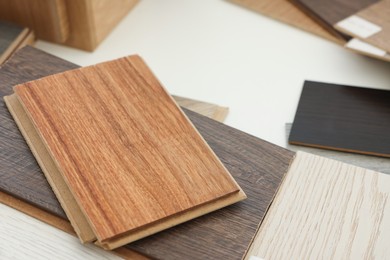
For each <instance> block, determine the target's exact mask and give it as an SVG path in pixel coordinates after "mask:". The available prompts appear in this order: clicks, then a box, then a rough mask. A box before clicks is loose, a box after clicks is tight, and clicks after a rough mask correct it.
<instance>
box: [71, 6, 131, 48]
mask: <svg viewBox="0 0 390 260" xmlns="http://www.w3.org/2000/svg"><path fill="white" fill-rule="evenodd" d="M136 3H138V0H115V1H111V0H67V1H66V9H67V11H68V16H69V38H68V40H67V41H66V42H65V45H69V46H72V47H76V48H79V49H83V50H87V51H93V50H94V49H95V48H96V47H97V46H98V45H99V43H100V42H101V41H103V40H104V38H105V37H106V36H107V35H108V34H109V33H110V32H111V30H112V29H113V28H114V27H115V26H116V25H117V24H118V23H119V21H120V20H121V19H122V18H123V17H124V16H125V15H126V14H127V13H128V12H129V11H130V9H131V8H133V7H134V5H135V4H136Z"/></svg>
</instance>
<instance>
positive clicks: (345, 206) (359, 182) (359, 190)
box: [248, 152, 390, 259]
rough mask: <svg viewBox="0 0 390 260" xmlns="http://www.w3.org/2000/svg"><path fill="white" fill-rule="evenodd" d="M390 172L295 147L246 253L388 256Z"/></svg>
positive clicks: (285, 256) (272, 256)
mask: <svg viewBox="0 0 390 260" xmlns="http://www.w3.org/2000/svg"><path fill="white" fill-rule="evenodd" d="M389 238H390V176H389V175H386V174H383V173H378V172H374V171H371V170H366V169H363V168H359V167H355V166H352V165H348V164H345V163H341V162H338V161H334V160H330V159H326V158H324V157H320V156H316V155H311V154H308V153H304V152H297V156H296V157H295V159H294V162H293V163H292V165H291V167H290V170H289V171H288V173H287V175H286V178H285V179H284V181H283V184H282V185H281V187H280V190H279V192H278V193H277V195H276V197H275V200H274V202H273V203H272V205H271V207H270V209H269V211H268V213H267V215H266V217H265V219H264V221H263V223H262V225H261V226H260V230H259V232H258V234H257V239H256V240H255V243H253V244H252V247H251V248H250V250H249V252H248V256H258V257H261V258H263V259H387V258H388V257H389V256H390V247H389Z"/></svg>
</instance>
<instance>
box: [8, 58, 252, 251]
mask: <svg viewBox="0 0 390 260" xmlns="http://www.w3.org/2000/svg"><path fill="white" fill-rule="evenodd" d="M74 86H79V87H77V88H75V87H74ZM14 90H15V94H16V96H17V97H18V101H20V103H21V104H22V106H23V108H24V109H25V112H26V113H27V115H28V117H29V118H30V119H31V122H32V123H33V125H34V127H35V128H36V130H37V132H38V134H39V135H40V136H41V138H42V140H41V142H42V145H41V144H40V143H38V142H37V139H38V138H35V139H33V137H32V136H31V135H28V134H29V133H32V131H24V130H25V128H24V127H20V129H21V131H22V133H24V134H27V135H25V137H26V138H27V139H28V140H29V141H30V143H29V144H30V147H31V148H32V151H33V153H34V155H35V156H36V157H37V159H38V163H40V165H41V167H42V169H43V171H44V172H45V174H46V176H47V178H48V179H49V183H50V182H55V183H56V185H52V187H53V189H54V191H55V192H57V196H58V197H60V198H62V204H63V206H64V209H65V212H67V215H68V216H70V221H71V223H72V224H73V225H74V226H75V228H76V232H78V231H80V230H81V227H84V226H85V225H86V221H81V219H83V218H82V217H80V216H83V217H85V218H86V219H87V220H88V223H89V224H90V225H91V230H93V233H94V234H95V235H96V237H97V240H98V241H99V243H100V244H101V245H102V246H103V247H105V248H108V249H113V248H116V247H119V246H121V245H123V244H126V243H128V242H131V241H134V240H137V239H139V238H142V237H144V236H147V235H150V234H152V233H155V232H158V231H161V230H162V229H165V228H167V227H170V226H173V225H176V224H178V223H182V222H184V221H187V220H189V219H191V218H194V217H197V216H200V215H203V214H206V213H208V212H210V211H213V210H216V209H218V208H221V207H224V206H226V205H229V204H232V203H234V202H237V201H239V200H242V199H244V198H245V195H244V194H243V192H242V191H240V189H239V187H238V185H237V184H236V183H235V181H234V179H233V178H232V177H231V176H230V175H229V173H228V172H227V171H226V169H225V168H224V167H223V165H222V163H221V162H220V161H219V160H218V159H217V157H216V156H215V155H214V153H213V152H212V150H211V149H210V148H209V147H208V146H207V145H206V143H205V142H204V140H203V139H202V138H201V137H200V135H199V134H198V133H197V132H196V130H195V129H194V128H193V126H192V125H191V124H190V123H189V122H188V121H187V118H186V117H185V115H184V114H183V113H182V112H181V111H180V109H178V107H177V105H176V104H175V103H174V102H173V100H172V98H171V97H170V96H169V95H168V94H167V92H166V91H165V90H164V89H163V88H162V87H161V85H160V84H159V83H158V82H157V80H156V79H155V78H154V76H153V74H152V73H151V71H150V70H148V68H147V67H146V65H145V64H144V63H143V61H142V60H141V59H140V58H139V57H138V56H131V57H128V58H123V59H119V60H116V61H112V62H106V63H102V64H99V65H96V66H91V67H86V68H81V69H77V70H73V71H71V72H64V73H62V74H57V75H54V76H50V77H46V78H43V79H41V80H37V81H34V82H29V83H26V84H24V85H18V86H16V87H15V88H14ZM9 100H10V104H11V99H9ZM6 101H8V100H6ZM55 104H57V105H55ZM9 108H10V110H11V112H12V114H13V116H14V117H15V118H16V119H17V120H16V121H17V122H19V126H23V123H20V122H22V121H23V120H26V121H28V119H27V118H26V117H24V115H22V114H21V113H17V112H18V111H19V112H20V110H16V109H14V108H15V106H14V105H10V106H9ZM14 113H17V116H15V114H14ZM29 129H30V130H31V128H29ZM130 133H133V134H130ZM43 144H44V145H43ZM44 146H46V148H47V150H48V154H49V155H50V156H47V155H46V154H42V153H40V152H39V149H40V148H39V147H44ZM50 157H51V159H52V160H53V161H54V163H53V165H56V166H57V167H58V172H56V171H53V170H49V169H48V168H47V164H46V163H45V162H47V161H49V160H48V158H50ZM59 176H62V178H64V180H65V183H66V184H67V185H64V184H65V183H60V182H58V181H56V180H55V179H56V178H58V177H59ZM67 189H69V191H67ZM63 193H67V194H69V195H73V196H74V197H75V201H76V202H77V204H78V205H79V206H80V209H81V210H80V212H79V213H75V212H77V210H76V209H72V210H70V209H69V207H70V205H73V204H76V203H74V202H73V203H72V202H70V201H68V200H67V199H65V197H64V195H63ZM60 201H61V200H60ZM114 201H115V202H114ZM73 214H75V215H78V216H76V217H73V216H72V215H73ZM90 233H91V232H89V231H86V233H85V234H84V235H85V236H86V237H87V238H88V239H86V240H84V239H83V238H84V237H83V235H80V238H81V239H82V241H89V240H90V236H89V235H88V234H90ZM79 234H83V233H79Z"/></svg>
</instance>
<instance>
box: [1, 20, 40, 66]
mask: <svg viewBox="0 0 390 260" xmlns="http://www.w3.org/2000/svg"><path fill="white" fill-rule="evenodd" d="M33 43H34V33H33V32H32V31H31V30H29V29H27V28H22V27H20V26H18V25H16V24H12V23H9V22H2V21H0V65H1V64H2V63H3V62H4V61H6V60H7V59H8V58H9V57H10V56H11V55H12V53H14V52H15V51H16V50H18V49H20V48H22V47H24V46H26V45H32V44H33Z"/></svg>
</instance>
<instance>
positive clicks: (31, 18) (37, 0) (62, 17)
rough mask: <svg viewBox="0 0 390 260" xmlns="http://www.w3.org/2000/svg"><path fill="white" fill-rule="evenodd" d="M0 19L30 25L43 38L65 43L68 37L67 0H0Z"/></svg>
mask: <svg viewBox="0 0 390 260" xmlns="http://www.w3.org/2000/svg"><path fill="white" fill-rule="evenodd" d="M0 19H2V20H6V21H10V22H14V23H16V24H19V25H21V26H25V27H28V28H30V29H32V30H33V31H34V32H35V34H36V36H37V37H38V38H40V39H43V40H47V41H52V42H57V43H63V42H65V40H66V39H67V38H68V33H69V30H68V15H67V10H66V7H65V0H0Z"/></svg>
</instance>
